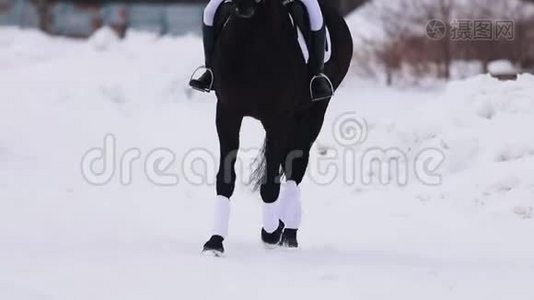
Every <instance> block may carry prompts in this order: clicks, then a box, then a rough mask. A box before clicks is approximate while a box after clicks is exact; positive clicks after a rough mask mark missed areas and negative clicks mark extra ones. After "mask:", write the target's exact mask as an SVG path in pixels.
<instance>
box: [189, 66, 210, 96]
mask: <svg viewBox="0 0 534 300" xmlns="http://www.w3.org/2000/svg"><path fill="white" fill-rule="evenodd" d="M200 70H206V72H209V73H210V75H211V82H210V86H209V87H208V88H207V89H199V88H197V87H194V86H191V87H192V88H193V89H194V90H197V91H200V92H204V93H209V92H210V91H211V89H212V88H213V81H214V79H215V77H214V76H213V71H212V70H211V69H210V68H206V66H200V67H198V68H197V69H196V70H195V71H194V72H193V75H191V78H189V82H191V81H193V78H194V77H195V75H196V74H197V73H198V71H200Z"/></svg>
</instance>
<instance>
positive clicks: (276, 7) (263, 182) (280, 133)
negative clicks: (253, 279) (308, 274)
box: [204, 0, 353, 253]
mask: <svg viewBox="0 0 534 300" xmlns="http://www.w3.org/2000/svg"><path fill="white" fill-rule="evenodd" d="M321 7H322V11H323V15H324V20H325V23H326V26H327V27H328V29H329V32H330V40H331V45H330V46H331V51H332V55H331V58H330V60H329V61H328V62H327V63H326V65H325V74H326V75H327V76H328V77H329V78H330V79H331V81H332V84H333V86H334V88H335V89H337V88H338V87H339V85H340V84H341V82H342V81H343V79H344V77H345V75H346V74H347V71H348V69H349V66H350V61H351V58H352V53H353V51H352V47H353V46H352V38H351V35H350V31H349V29H348V27H347V25H346V23H345V21H344V20H343V18H342V17H341V16H339V15H338V14H337V13H336V12H335V11H334V10H333V9H331V8H330V7H328V6H327V4H326V3H321ZM228 8H230V9H231V10H230V14H231V16H230V17H229V18H228V19H226V18H219V21H220V20H221V19H223V21H224V22H221V21H220V23H221V24H222V23H224V28H222V26H221V28H222V29H221V31H220V33H219V34H218V41H217V44H216V49H215V53H214V57H213V62H214V63H213V72H214V75H215V79H216V80H215V91H216V94H217V99H218V101H217V116H216V125H217V132H218V136H219V142H220V166H219V172H218V175H217V195H218V196H219V198H220V199H219V201H229V199H230V198H231V196H232V194H233V192H234V187H235V181H236V174H235V171H234V165H235V162H236V156H237V152H238V150H239V132H240V127H241V122H242V120H243V118H244V117H245V116H250V117H253V118H256V119H258V120H259V121H260V122H261V123H262V124H263V127H264V128H265V132H266V138H265V144H264V151H263V154H264V160H263V162H264V163H263V164H262V165H261V166H260V168H259V169H258V172H256V175H257V179H258V181H259V184H258V185H259V187H260V193H261V197H262V199H263V202H264V214H263V215H264V220H263V221H264V228H266V222H267V223H268V222H271V223H272V220H269V219H273V218H276V225H278V229H276V231H275V232H269V231H266V230H262V239H263V241H264V242H265V243H266V244H277V243H278V242H279V241H280V239H281V236H282V235H283V233H284V224H283V223H282V222H281V221H280V222H279V221H278V219H279V218H278V216H277V215H276V213H277V212H278V211H277V210H276V209H274V208H273V207H274V206H273V205H272V204H276V202H277V199H278V198H279V194H280V184H281V182H280V181H281V176H282V175H285V178H286V180H288V181H293V182H295V183H296V184H297V185H298V184H300V183H301V181H302V179H303V177H304V175H305V172H306V168H307V165H308V159H309V153H310V149H311V147H312V145H313V143H314V142H315V140H316V139H317V136H318V135H319V132H320V130H321V127H322V125H323V121H324V115H325V113H326V109H327V107H328V105H329V102H330V99H329V100H328V101H319V102H312V101H311V99H310V90H309V80H310V78H309V77H308V76H309V75H308V73H309V72H308V70H307V64H306V62H305V59H304V56H303V54H302V51H301V49H300V47H299V44H298V42H297V31H296V29H295V28H294V26H293V24H292V19H291V18H290V16H289V14H288V8H287V7H286V6H285V5H284V4H283V3H282V1H281V0H233V3H231V4H228V6H226V7H225V8H223V9H228ZM219 15H222V14H219ZM221 199H227V200H221ZM218 205H223V206H224V204H218ZM296 209H300V208H296ZM227 210H228V209H222V210H221V211H222V212H221V213H219V215H216V216H215V219H216V220H215V223H216V226H219V227H221V226H222V227H224V226H228V225H227V223H228V220H227V218H228V217H227V216H228V212H227ZM280 219H282V218H280ZM225 222H226V224H225ZM275 228H276V227H275ZM296 229H297V228H290V229H286V233H287V238H288V239H294V241H289V242H290V243H289V244H290V245H296ZM222 231H225V230H222ZM224 237H225V236H222V234H219V231H216V230H214V234H213V236H212V238H211V239H210V240H209V241H208V242H207V243H206V245H205V246H204V250H205V251H209V252H213V253H221V252H222V251H223V245H222V242H223V240H224Z"/></svg>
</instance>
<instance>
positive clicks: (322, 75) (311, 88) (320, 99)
mask: <svg viewBox="0 0 534 300" xmlns="http://www.w3.org/2000/svg"><path fill="white" fill-rule="evenodd" d="M319 78H325V79H326V81H328V84H329V85H330V90H331V91H332V95H330V96H328V97H321V98H315V99H314V98H313V82H314V81H315V80H317V79H319ZM310 97H311V99H312V102H318V101H322V100H327V99H330V98H332V97H334V85H333V84H332V81H331V80H330V78H328V76H326V75H325V74H323V73H320V74H318V75H315V76H313V77H312V79H311V80H310Z"/></svg>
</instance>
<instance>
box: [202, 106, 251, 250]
mask: <svg viewBox="0 0 534 300" xmlns="http://www.w3.org/2000/svg"><path fill="white" fill-rule="evenodd" d="M242 120H243V116H242V115H241V114H238V113H236V112H235V111H234V110H232V109H227V108H225V107H224V106H223V105H222V104H220V103H219V104H217V117H216V123H217V134H218V136H219V145H220V161H219V172H218V173H217V197H216V198H215V210H214V222H213V229H212V234H213V235H212V237H211V239H210V240H209V241H208V242H207V243H206V244H205V245H204V251H207V252H211V253H215V254H216V255H220V254H222V253H223V252H224V247H223V240H224V238H226V236H227V234H228V223H229V218H230V198H231V197H232V194H233V193H234V188H235V181H236V173H235V169H234V166H235V163H236V159H237V152H238V149H239V130H240V128H241V122H242Z"/></svg>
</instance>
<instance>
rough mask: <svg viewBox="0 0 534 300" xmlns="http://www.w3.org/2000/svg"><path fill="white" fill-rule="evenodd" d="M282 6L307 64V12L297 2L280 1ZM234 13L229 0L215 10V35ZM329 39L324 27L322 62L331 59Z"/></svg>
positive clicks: (308, 42) (308, 37) (308, 32)
mask: <svg viewBox="0 0 534 300" xmlns="http://www.w3.org/2000/svg"><path fill="white" fill-rule="evenodd" d="M280 1H282V4H284V6H285V7H286V8H287V13H288V15H289V18H290V19H291V23H292V24H293V29H294V30H295V33H296V37H297V42H298V44H299V46H300V49H301V51H302V56H303V57H304V61H305V62H306V63H308V61H309V59H310V51H309V48H310V47H311V46H310V40H311V36H310V32H311V30H310V19H309V17H308V11H307V10H306V7H305V6H304V4H303V3H302V2H300V1H299V0H280ZM233 12H234V8H233V6H232V1H231V0H226V1H225V2H224V3H223V4H222V5H221V6H220V7H219V9H218V10H217V13H216V15H215V26H216V31H217V35H219V34H220V32H221V31H223V30H224V28H225V26H226V24H227V23H228V21H229V19H230V17H231V16H232V14H233ZM331 43H332V42H331V38H330V31H329V30H328V26H326V46H325V56H324V62H325V63H326V62H328V61H330V58H331V57H332V47H331Z"/></svg>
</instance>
